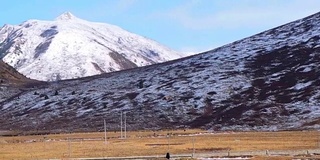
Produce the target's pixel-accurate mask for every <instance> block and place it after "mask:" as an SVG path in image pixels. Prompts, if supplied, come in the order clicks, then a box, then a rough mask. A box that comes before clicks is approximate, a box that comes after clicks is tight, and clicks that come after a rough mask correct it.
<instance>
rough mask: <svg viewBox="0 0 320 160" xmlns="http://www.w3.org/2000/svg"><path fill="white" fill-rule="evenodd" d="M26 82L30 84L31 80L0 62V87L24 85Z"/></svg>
mask: <svg viewBox="0 0 320 160" xmlns="http://www.w3.org/2000/svg"><path fill="white" fill-rule="evenodd" d="M27 82H31V80H30V79H28V78H26V77H25V76H23V75H22V74H20V73H19V72H17V71H16V70H15V69H14V68H13V67H11V66H9V65H8V64H6V63H4V62H3V61H1V60H0V85H2V86H9V85H15V84H16V85H18V84H25V83H27Z"/></svg>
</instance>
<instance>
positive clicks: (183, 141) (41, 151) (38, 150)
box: [0, 130, 320, 159]
mask: <svg viewBox="0 0 320 160" xmlns="http://www.w3.org/2000/svg"><path fill="white" fill-rule="evenodd" d="M107 137H108V138H107V143H106V144H105V143H104V133H103V132H98V133H72V134H52V135H38V136H13V137H9V136H5V137H0V159H45V158H59V159H68V158H70V157H71V158H80V157H82V158H83V157H124V156H144V155H161V156H163V155H165V153H166V152H168V151H169V152H170V153H171V154H190V155H191V153H192V151H193V145H194V148H195V153H196V154H199V153H213V152H215V153H219V152H224V153H227V152H228V151H229V152H242V151H266V150H269V151H274V150H308V149H317V148H319V147H320V146H319V138H320V134H319V132H317V131H290V132H223V133H222V132H221V133H211V132H207V131H203V130H186V131H184V130H176V131H140V132H128V133H127V138H126V139H120V132H108V133H107ZM168 144H169V145H168ZM282 158H283V159H286V158H288V157H282ZM258 159H264V158H262V157H260V158H258Z"/></svg>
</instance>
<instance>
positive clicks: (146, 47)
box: [0, 12, 182, 81]
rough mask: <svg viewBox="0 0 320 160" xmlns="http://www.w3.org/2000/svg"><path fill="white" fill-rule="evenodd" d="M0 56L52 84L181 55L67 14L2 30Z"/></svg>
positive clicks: (117, 29)
mask: <svg viewBox="0 0 320 160" xmlns="http://www.w3.org/2000/svg"><path fill="white" fill-rule="evenodd" d="M0 57H2V59H3V61H5V62H6V63H8V64H9V65H11V66H13V67H14V68H16V69H17V70H18V71H19V72H21V73H22V74H24V75H26V76H27V77H29V78H32V79H37V80H44V81H56V80H61V79H73V78H79V77H85V76H91V75H97V74H101V73H107V72H112V71H118V70H123V69H129V68H134V67H140V66H145V65H151V64H155V63H160V62H165V61H168V60H173V59H177V58H181V57H182V54H180V53H177V52H175V51H173V50H171V49H169V48H167V47H165V46H162V45H161V44H159V43H157V42H155V41H153V40H150V39H147V38H145V37H142V36H139V35H136V34H133V33H130V32H128V31H125V30H123V29H121V28H120V27H117V26H114V25H110V24H104V23H96V22H89V21H86V20H82V19H80V18H77V17H76V16H74V15H73V14H72V13H70V12H66V13H63V14H62V15H60V16H58V17H57V18H56V19H55V20H54V21H40V20H28V21H25V22H24V23H22V24H20V25H18V26H16V25H5V26H3V27H2V28H0Z"/></svg>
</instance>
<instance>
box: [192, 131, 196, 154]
mask: <svg viewBox="0 0 320 160" xmlns="http://www.w3.org/2000/svg"><path fill="white" fill-rule="evenodd" d="M192 148H193V149H192V157H194V153H195V150H194V135H193V136H192Z"/></svg>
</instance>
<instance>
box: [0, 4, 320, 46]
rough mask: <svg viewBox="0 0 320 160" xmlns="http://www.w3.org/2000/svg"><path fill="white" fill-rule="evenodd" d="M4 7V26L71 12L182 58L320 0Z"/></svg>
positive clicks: (311, 9) (289, 17)
mask: <svg viewBox="0 0 320 160" xmlns="http://www.w3.org/2000/svg"><path fill="white" fill-rule="evenodd" d="M1 6H2V7H1V11H0V13H1V14H0V25H1V26H2V25H4V24H15V25H17V24H20V23H21V22H23V21H25V20H28V19H40V20H54V18H55V17H57V16H59V15H60V14H62V13H63V12H66V11H70V12H71V13H72V14H74V15H75V16H77V17H79V18H82V19H86V20H89V21H96V22H104V23H110V24H114V25H118V26H120V27H122V28H123V29H126V30H128V31H130V32H133V33H136V34H140V35H143V36H145V37H148V38H151V39H153V40H156V41H158V42H160V43H162V44H164V45H166V46H168V47H170V48H172V49H174V50H177V51H181V52H200V51H206V50H210V49H213V48H215V47H219V46H221V45H224V44H227V43H231V42H233V41H236V40H239V39H242V38H245V37H248V36H251V35H253V34H256V33H259V32H261V31H264V30H267V29H270V28H273V27H276V26H279V25H282V24H285V23H287V22H290V21H293V20H296V19H299V18H303V17H305V16H308V15H310V14H313V13H316V12H319V11H320V9H319V8H320V1H319V0H51V1H49V0H27V1H21V0H10V1H2V2H1Z"/></svg>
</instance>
